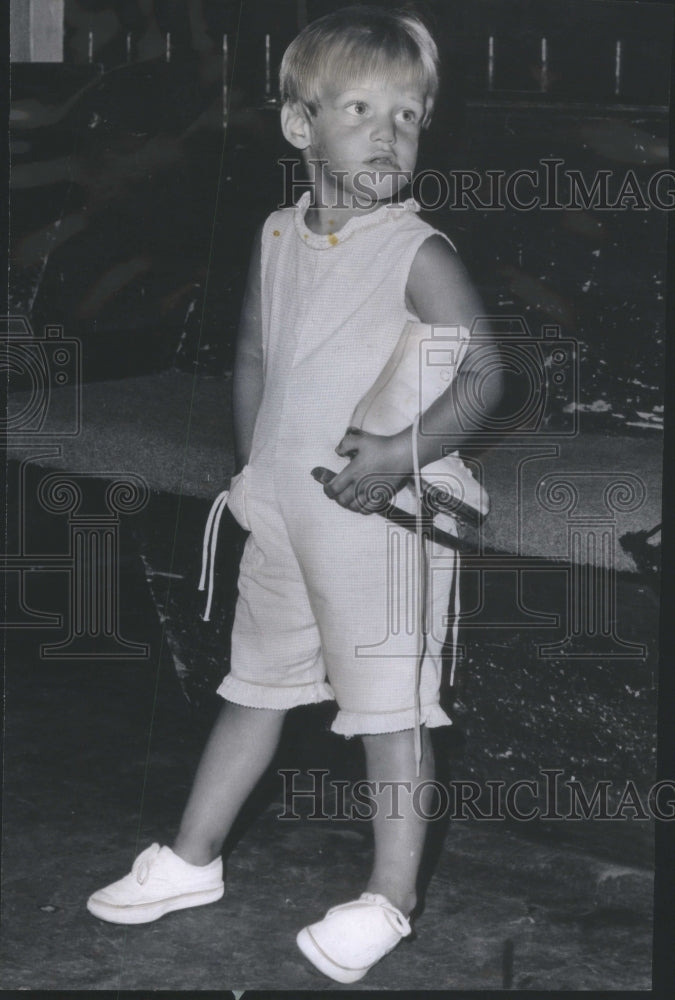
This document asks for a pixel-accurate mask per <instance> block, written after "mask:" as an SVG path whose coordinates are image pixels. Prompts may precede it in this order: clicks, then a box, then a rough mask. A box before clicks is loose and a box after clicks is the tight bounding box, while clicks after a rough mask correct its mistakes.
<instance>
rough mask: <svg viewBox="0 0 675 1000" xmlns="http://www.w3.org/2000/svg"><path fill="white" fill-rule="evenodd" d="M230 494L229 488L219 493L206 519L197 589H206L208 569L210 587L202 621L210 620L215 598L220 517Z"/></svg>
mask: <svg viewBox="0 0 675 1000" xmlns="http://www.w3.org/2000/svg"><path fill="white" fill-rule="evenodd" d="M229 496H230V491H229V490H223V491H222V493H219V494H218V496H217V497H216V499H215V500H214V501H213V503H212V504H211V510H210V511H209V516H208V518H207V519H206V528H205V529H204V541H203V543H202V573H201V576H200V578H199V586H198V588H197V589H198V590H204V586H205V583H206V574H207V571H208V575H209V587H208V592H207V597H206V608H205V609H204V614H203V615H202V621H205V622H208V621H210V615H211V602H212V600H213V575H214V572H215V565H216V547H217V545H218V529H219V528H220V519H221V517H222V516H223V511H224V510H225V508H226V506H227V501H228V499H229Z"/></svg>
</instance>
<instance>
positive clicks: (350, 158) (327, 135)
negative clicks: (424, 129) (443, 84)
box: [305, 80, 425, 207]
mask: <svg viewBox="0 0 675 1000" xmlns="http://www.w3.org/2000/svg"><path fill="white" fill-rule="evenodd" d="M424 114H425V100H424V95H423V94H422V93H420V92H419V91H418V90H416V89H415V88H414V85H406V84H405V83H403V84H398V83H396V82H392V83H389V82H374V81H372V80H371V81H357V82H355V83H354V84H353V85H350V86H349V89H348V90H342V89H338V88H337V87H330V86H327V87H325V88H324V90H323V91H322V93H321V98H320V107H319V109H318V112H317V114H316V115H315V116H314V117H312V119H311V123H310V144H309V147H308V148H307V150H306V151H305V152H306V156H307V158H308V159H314V160H324V161H326V166H324V168H323V176H324V192H323V194H324V200H325V197H326V194H327V193H328V191H334V192H335V193H336V194H337V192H338V191H339V192H341V193H342V195H343V199H342V200H343V202H346V207H352V205H351V204H350V195H351V196H355V197H357V198H358V199H359V202H360V207H363V204H364V202H370V203H371V204H372V203H376V202H378V201H381V200H383V199H388V198H392V197H393V196H394V195H395V194H396V193H397V192H398V191H399V190H400V189H401V188H402V187H404V186H405V184H406V183H407V182H409V181H410V175H411V174H412V171H413V170H414V167H415V162H416V160H417V147H418V144H419V135H420V129H421V126H422V120H423V118H424ZM406 174H407V175H408V176H407V178H406V176H405V175H406ZM326 187H328V191H326Z"/></svg>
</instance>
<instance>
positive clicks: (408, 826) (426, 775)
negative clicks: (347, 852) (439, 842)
mask: <svg viewBox="0 0 675 1000" xmlns="http://www.w3.org/2000/svg"><path fill="white" fill-rule="evenodd" d="M363 744H364V747H365V751H366V769H367V773H368V780H369V781H371V782H375V783H376V789H377V791H376V793H375V799H376V802H377V807H378V808H377V813H376V815H375V817H374V818H373V833H374V836H375V859H374V863H373V870H372V874H371V876H370V880H369V882H368V892H379V893H382V895H384V896H386V897H387V899H389V900H390V902H392V903H393V904H394V906H396V907H398V909H399V910H400V911H401V912H402V913H403V914H404V916H408V915H409V914H410V911H411V910H412V909H413V908H414V906H415V904H416V902H417V889H416V886H417V874H418V871H419V866H420V861H421V859H422V849H423V847H424V838H425V835H426V828H427V821H426V820H425V819H424V818H423V816H422V815H420V814H421V812H431V808H432V807H431V806H430V805H429V803H428V799H429V797H430V796H432V795H433V789H431V788H430V789H429V790H428V791H426V793H425V790H423V794H422V797H421V809H420V803H419V802H418V801H417V799H416V800H415V804H416V805H417V811H416V810H415V809H414V808H413V795H412V792H413V791H414V789H415V786H416V785H418V784H420V782H422V781H428V780H429V779H431V778H433V776H434V759H433V749H432V746H431V740H430V738H429V734H428V732H427V729H426V728H425V727H423V728H422V750H423V756H422V764H421V767H420V775H419V777H416V776H415V771H416V766H415V750H414V737H413V732H412V730H404V731H402V732H398V733H382V734H379V735H377V736H363ZM403 781H405V782H410V786H409V787H410V791H409V790H408V787H405V788H404V787H403V786H401V787H400V788H399V792H398V804H396V800H395V799H393V800H392V795H393V794H394V792H393V791H392V788H391V787H390V786H387V785H386V783H387V782H403ZM381 783H384V787H383V788H382V790H380V784H381ZM392 801H393V803H394V805H395V806H396V808H395V809H394V808H392ZM392 813H397V814H398V815H399V816H400V817H402V818H398V819H396V818H393V817H392Z"/></svg>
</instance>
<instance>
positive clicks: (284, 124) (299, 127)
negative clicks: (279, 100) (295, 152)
mask: <svg viewBox="0 0 675 1000" xmlns="http://www.w3.org/2000/svg"><path fill="white" fill-rule="evenodd" d="M281 131H282V132H283V134H284V138H285V139H286V140H287V141H288V142H290V144H291V146H295V148H296V149H307V147H308V146H309V144H310V142H311V131H312V127H311V124H310V122H309V117H308V114H307V111H306V110H305V109H304V108H303V106H302V105H301V104H290V103H289V102H286V104H284V106H283V107H282V109H281Z"/></svg>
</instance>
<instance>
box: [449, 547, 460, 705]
mask: <svg viewBox="0 0 675 1000" xmlns="http://www.w3.org/2000/svg"><path fill="white" fill-rule="evenodd" d="M459 567H460V555H459V549H457V550H455V551H454V553H453V562H452V586H453V589H454V592H455V605H454V609H453V615H452V666H451V667H450V687H453V686H454V683H455V669H456V667H457V644H458V639H459V615H460V611H461V601H460V592H459Z"/></svg>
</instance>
